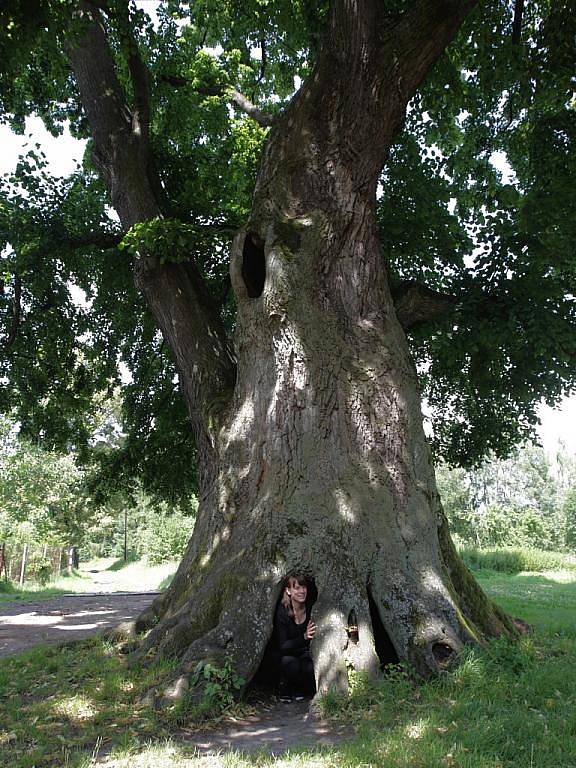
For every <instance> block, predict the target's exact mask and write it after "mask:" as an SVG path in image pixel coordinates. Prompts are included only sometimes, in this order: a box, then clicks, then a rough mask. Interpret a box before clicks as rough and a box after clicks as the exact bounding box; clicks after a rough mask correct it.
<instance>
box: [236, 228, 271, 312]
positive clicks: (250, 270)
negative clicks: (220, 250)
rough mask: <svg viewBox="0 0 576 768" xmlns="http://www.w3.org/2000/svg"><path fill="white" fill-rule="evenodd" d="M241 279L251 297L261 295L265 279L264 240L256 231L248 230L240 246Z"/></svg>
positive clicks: (255, 297)
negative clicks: (241, 246)
mask: <svg viewBox="0 0 576 768" xmlns="http://www.w3.org/2000/svg"><path fill="white" fill-rule="evenodd" d="M242 279H243V280H244V285H245V286H246V291H247V293H248V296H249V297H250V298H251V299H257V298H258V297H259V296H262V291H263V290H264V283H265V281H266V257H265V255H264V242H263V240H262V238H261V237H260V235H259V234H258V233H256V232H248V233H247V234H246V237H245V238H244V246H243V248H242Z"/></svg>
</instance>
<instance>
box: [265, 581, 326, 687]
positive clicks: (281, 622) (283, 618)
mask: <svg viewBox="0 0 576 768" xmlns="http://www.w3.org/2000/svg"><path fill="white" fill-rule="evenodd" d="M307 597H308V582H307V581H306V579H305V578H304V577H303V576H300V575H298V574H294V575H291V576H287V577H286V578H285V579H284V584H283V590H282V598H281V600H280V602H279V603H278V607H277V609H276V615H275V617H274V637H275V644H276V650H277V653H278V656H279V658H280V691H279V693H280V701H292V700H293V699H295V700H296V701H300V700H302V699H303V698H304V697H305V696H307V695H310V696H311V695H313V694H314V692H315V689H316V686H315V682H314V667H313V664H312V656H311V655H310V641H311V640H312V638H313V637H314V634H315V632H316V625H315V624H314V622H313V621H311V619H310V606H309V604H308V602H307V600H306V598H307Z"/></svg>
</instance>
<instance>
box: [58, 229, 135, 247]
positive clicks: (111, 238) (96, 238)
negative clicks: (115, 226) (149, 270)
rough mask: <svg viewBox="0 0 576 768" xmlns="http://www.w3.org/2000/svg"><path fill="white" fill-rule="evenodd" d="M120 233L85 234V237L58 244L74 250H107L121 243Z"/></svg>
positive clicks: (75, 237) (62, 240)
mask: <svg viewBox="0 0 576 768" xmlns="http://www.w3.org/2000/svg"><path fill="white" fill-rule="evenodd" d="M122 237H123V233H122V232H87V233H86V234H85V235H77V236H71V237H67V238H64V239H61V238H59V240H58V242H59V244H60V245H61V246H62V247H63V248H69V249H71V250H74V249H76V248H90V247H91V246H93V247H95V248H102V249H103V250H108V249H111V248H116V247H117V246H118V245H119V244H120V242H121V241H122Z"/></svg>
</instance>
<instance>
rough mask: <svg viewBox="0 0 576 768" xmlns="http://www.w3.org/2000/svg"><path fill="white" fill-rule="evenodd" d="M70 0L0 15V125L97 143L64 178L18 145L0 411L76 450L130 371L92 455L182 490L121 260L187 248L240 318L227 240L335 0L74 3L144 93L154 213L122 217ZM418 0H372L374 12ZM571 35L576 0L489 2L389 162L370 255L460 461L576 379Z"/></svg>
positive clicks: (160, 357)
mask: <svg viewBox="0 0 576 768" xmlns="http://www.w3.org/2000/svg"><path fill="white" fill-rule="evenodd" d="M78 5H79V4H78V3H77V2H76V1H75V0H37V1H34V0H29V1H28V2H26V1H24V0H9V1H8V2H5V3H4V4H3V6H2V8H1V9H0V20H1V22H2V25H1V28H2V31H1V32H0V62H1V64H0V119H2V120H3V121H4V122H7V123H9V124H10V125H11V126H12V128H13V130H15V131H17V132H24V131H25V119H26V117H27V116H28V115H31V114H38V115H40V116H41V117H42V119H43V120H44V122H45V124H46V126H47V128H48V129H49V130H50V131H51V132H52V133H53V134H54V135H57V134H59V133H61V132H62V129H63V125H64V124H66V123H68V124H69V125H70V129H71V131H72V133H73V134H74V135H75V136H78V137H81V138H88V139H89V144H88V149H87V151H86V154H85V156H84V158H83V161H82V164H81V166H80V167H78V169H77V171H76V172H75V173H73V174H71V175H70V176H69V177H66V178H58V177H54V176H53V175H51V174H50V173H48V170H47V168H46V164H45V160H44V158H43V156H42V152H41V147H37V146H32V147H31V148H30V150H29V151H28V152H27V154H26V155H25V156H23V157H21V158H20V159H19V161H18V164H17V166H16V170H15V172H14V173H13V174H10V175H9V176H8V177H5V178H4V179H3V180H2V181H1V182H0V247H1V248H2V256H1V260H2V270H1V283H0V324H1V326H0V327H1V329H2V330H1V333H2V339H1V341H0V347H1V349H2V354H1V356H0V380H1V382H2V384H1V390H0V408H1V409H2V410H3V411H6V412H7V411H10V412H12V413H13V414H15V418H17V419H18V421H19V422H20V424H21V428H22V432H23V433H24V434H28V435H33V436H34V438H35V439H41V440H42V441H43V442H44V443H45V444H46V445H47V446H48V447H50V448H57V447H60V448H62V447H74V448H75V449H76V450H77V451H78V452H79V453H80V455H84V456H85V457H86V458H87V457H88V456H89V455H90V454H91V453H92V448H91V439H90V435H91V434H92V433H93V425H92V422H91V419H92V418H93V416H92V415H91V414H93V412H94V402H95V400H97V399H98V398H102V397H103V396H104V395H105V394H106V393H111V392H112V391H113V389H114V387H116V386H118V384H119V383H120V382H121V375H120V370H121V369H120V365H122V366H125V367H126V368H127V370H128V371H129V373H130V377H131V380H130V383H127V384H126V383H125V384H124V385H123V423H124V428H125V430H126V432H127V440H126V441H125V443H124V444H123V446H122V447H121V448H120V447H119V448H118V450H117V452H116V453H115V454H112V455H108V454H107V456H106V458H105V462H106V465H105V466H106V473H107V475H108V476H109V477H116V478H122V477H125V478H131V477H132V476H133V475H139V476H140V477H142V478H143V480H144V481H145V483H147V485H148V487H151V488H154V489H155V490H157V491H158V492H160V493H162V494H164V495H178V494H184V493H186V492H187V491H188V490H189V489H190V488H191V487H193V486H194V470H193V468H194V455H195V446H194V440H193V438H192V431H191V428H190V424H189V422H188V419H187V416H186V411H185V408H184V405H183V402H182V400H181V398H180V395H179V393H178V382H177V376H176V370H175V366H174V362H173V359H172V357H171V353H170V351H169V350H168V349H167V347H166V345H165V343H164V342H163V340H162V337H161V336H160V334H159V332H158V330H157V329H156V326H155V324H154V322H153V320H152V318H151V317H150V315H149V314H148V312H147V310H146V308H145V305H144V302H143V300H142V299H141V297H140V296H139V294H138V292H137V290H136V288H135V287H134V282H133V274H132V265H131V262H132V258H133V256H134V254H135V253H137V252H138V249H139V248H141V247H142V246H143V245H144V246H146V245H150V244H153V246H154V249H155V252H156V253H159V254H160V256H161V260H163V261H165V262H170V261H178V259H179V258H182V257H181V254H185V256H186V258H189V257H192V258H193V260H194V262H195V264H196V265H197V267H198V269H199V270H200V272H201V273H202V275H203V277H204V278H205V281H206V283H207V285H208V289H209V291H210V301H211V303H212V305H213V306H214V307H215V308H217V311H218V312H219V313H220V315H221V316H222V318H223V319H224V321H225V326H226V327H227V328H228V329H229V330H231V329H232V328H233V327H234V322H235V307H234V299H233V294H232V291H231V290H230V281H229V277H228V259H227V255H228V249H229V245H230V240H231V237H232V234H233V232H234V231H235V230H236V229H237V228H238V227H240V226H241V225H242V224H243V223H244V221H245V219H246V217H247V215H248V212H249V209H250V201H251V195H252V191H253V186H254V181H255V176H256V171H257V168H258V163H259V160H260V154H261V150H262V147H263V142H264V139H265V137H266V135H267V133H268V131H269V130H270V128H269V126H270V125H272V124H273V123H274V118H275V115H277V114H278V113H279V112H280V111H281V110H282V109H283V107H284V106H285V105H286V103H287V102H288V101H289V99H290V98H291V97H292V95H293V93H294V91H295V90H296V89H297V88H298V87H299V84H300V82H301V80H302V79H303V78H305V77H306V75H307V74H308V73H309V72H310V69H311V66H312V64H313V62H314V60H315V57H316V55H317V52H318V47H319V41H320V40H321V38H322V34H323V30H324V25H325V24H326V18H327V4H326V3H320V4H317V3H312V2H309V1H308V0H301V1H296V0H292V1H289V0H254V1H249V2H242V3H239V2H222V1H221V0H207V1H206V2H201V3H194V4H193V5H189V4H188V3H180V2H176V1H175V0H174V1H172V0H171V1H170V2H162V3H159V4H158V6H157V7H155V6H154V4H153V3H148V4H144V3H137V4H134V3H132V2H126V0H94V2H88V0H87V2H86V3H83V4H80V5H84V6H87V7H88V6H90V5H93V6H95V7H96V6H97V7H99V8H100V9H101V10H102V11H103V14H104V16H103V18H104V20H105V22H104V23H105V32H106V36H107V40H108V43H109V45H110V47H111V50H112V53H113V57H114V62H115V67H116V76H117V77H118V80H119V82H120V84H121V86H122V88H123V91H124V94H125V97H126V99H127V101H128V102H129V103H130V104H131V105H132V107H133V110H134V113H135V114H136V113H137V112H138V108H139V107H141V108H142V109H146V110H148V111H149V121H148V123H147V124H148V132H149V137H148V140H149V145H150V150H151V157H152V162H153V163H154V166H155V172H156V174H157V177H158V178H159V179H160V185H161V190H159V192H158V194H157V198H158V199H159V200H161V216H160V217H158V218H155V219H153V220H151V221H149V222H146V223H144V224H139V225H137V226H135V227H133V228H132V229H131V230H130V231H129V232H128V233H124V232H122V230H121V228H120V226H119V224H118V221H117V218H116V217H115V216H114V215H112V214H111V209H110V200H109V198H108V195H107V192H106V190H105V187H104V184H103V181H102V179H101V178H100V177H99V176H98V173H97V172H96V168H97V162H96V160H97V158H96V159H95V158H94V155H93V147H94V141H93V137H92V134H91V131H90V128H89V126H88V122H87V118H86V114H85V110H84V108H83V107H82V104H81V100H80V98H79V94H78V91H77V86H76V83H75V79H74V78H73V77H72V76H71V72H70V66H69V63H68V50H69V49H68V46H69V44H70V42H69V41H70V38H71V35H72V34H73V32H74V30H76V31H77V30H78V29H79V25H80V26H81V25H82V24H83V23H84V22H83V20H82V18H78V16H77V14H76V11H77V8H78ZM408 5H409V3H407V2H404V0H383V2H382V6H383V13H384V22H383V23H385V18H386V14H389V15H390V17H392V16H393V15H394V14H397V13H398V12H399V11H401V10H403V8H404V7H407V6H408ZM147 9H150V10H152V9H154V11H155V13H151V14H150V15H149V14H148V13H147ZM151 16H153V17H154V18H151ZM575 35H576V14H574V8H573V7H572V4H571V3H570V2H569V1H568V0H556V1H555V2H553V0H535V2H533V3H530V4H526V6H524V4H523V3H522V2H521V0H516V2H515V3H511V2H509V1H508V0H487V1H486V2H482V3H479V5H478V8H477V9H476V10H475V11H474V12H473V13H472V14H471V16H470V18H469V19H468V21H467V23H466V24H465V25H464V27H463V29H462V30H461V32H460V33H459V35H458V38H457V39H456V41H455V42H454V44H452V45H451V46H450V47H449V48H448V50H447V52H446V53H445V54H443V56H442V57H441V58H440V60H439V61H438V62H437V64H436V66H435V68H434V70H433V72H432V74H431V76H430V77H429V78H428V79H427V81H426V83H425V85H424V86H422V87H421V88H420V90H419V92H418V94H417V96H416V97H415V98H414V99H413V100H412V101H411V103H410V105H409V109H408V114H407V119H406V124H405V127H404V130H403V131H402V133H401V134H400V136H399V137H398V139H397V141H396V143H395V144H394V146H393V148H392V150H391V152H390V157H389V159H388V162H387V164H386V167H385V170H384V172H383V175H382V180H381V188H380V194H379V198H378V220H379V226H380V235H381V244H382V253H383V258H384V259H385V261H386V267H387V270H388V273H389V275H390V278H391V281H392V287H393V292H394V294H395V297H396V306H397V311H398V315H399V318H400V320H401V322H402V324H403V325H404V328H405V330H407V332H408V334H409V340H410V346H411V350H412V354H413V356H414V359H415V361H416V364H417V366H418V368H419V372H420V381H421V387H422V391H423V395H424V397H425V398H426V400H427V402H428V404H429V408H430V411H431V415H432V421H433V427H434V434H433V444H434V447H435V449H436V451H437V453H438V454H439V455H441V456H443V457H444V458H445V459H446V460H447V461H448V462H450V463H453V464H460V465H463V466H469V465H472V464H474V463H476V462H478V461H479V460H480V459H481V458H482V457H483V456H484V455H486V453H487V452H488V451H493V452H494V453H496V454H498V455H505V454H506V453H507V452H508V451H509V450H510V449H511V447H512V446H513V445H515V444H516V443H517V442H518V441H519V440H520V439H522V438H525V437H526V436H528V435H530V433H531V430H532V428H533V426H534V425H535V423H536V420H537V419H536V407H537V405H538V404H539V402H540V401H541V400H542V399H545V400H546V401H547V402H549V403H551V404H552V403H555V402H557V401H558V399H559V398H560V397H561V396H562V395H563V394H566V393H568V392H570V391H572V390H573V388H574V383H575V380H576V379H575V376H574V371H575V366H574V359H575V355H576V334H575V330H576V328H575V321H576V302H575V299H574V296H575V293H576V291H575V282H576V280H575V278H576V273H575V269H576V261H575V259H574V245H573V244H574V242H575V241H576V231H575V228H576V224H575V222H576V210H575V206H576V202H575V201H576V195H575V194H574V192H575V189H574V186H575V179H576V152H575V143H576V101H575V97H574V77H575V74H576V67H575V52H574V39H575ZM135 51H139V56H136V55H135ZM138 61H140V62H143V63H144V65H145V69H143V68H142V67H140V69H139V64H138ZM142 89H146V90H147V92H148V93H149V98H147V99H146V101H145V103H144V102H143V101H142V92H143V91H142ZM141 102H142V103H141ZM497 158H500V159H501V160H505V161H506V163H507V164H508V165H507V168H506V169H505V170H504V171H502V170H501V169H499V167H498V165H497V163H496V159H497ZM72 286H77V287H78V288H80V289H82V290H83V291H84V293H85V296H86V301H85V302H84V303H79V302H78V301H77V300H75V299H74V292H73V291H72V290H71V288H72Z"/></svg>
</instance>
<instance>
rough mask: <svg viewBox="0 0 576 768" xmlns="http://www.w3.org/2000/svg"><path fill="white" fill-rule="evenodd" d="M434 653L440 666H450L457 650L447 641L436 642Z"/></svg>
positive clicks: (433, 647) (433, 648)
mask: <svg viewBox="0 0 576 768" xmlns="http://www.w3.org/2000/svg"><path fill="white" fill-rule="evenodd" d="M432 654H433V656H434V658H435V659H436V663H437V664H438V666H439V667H442V668H444V667H448V666H449V665H450V663H451V662H452V660H453V659H454V656H455V654H456V652H455V650H454V649H453V648H451V647H450V646H449V645H448V644H447V643H434V645H433V646H432Z"/></svg>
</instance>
